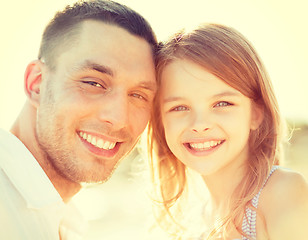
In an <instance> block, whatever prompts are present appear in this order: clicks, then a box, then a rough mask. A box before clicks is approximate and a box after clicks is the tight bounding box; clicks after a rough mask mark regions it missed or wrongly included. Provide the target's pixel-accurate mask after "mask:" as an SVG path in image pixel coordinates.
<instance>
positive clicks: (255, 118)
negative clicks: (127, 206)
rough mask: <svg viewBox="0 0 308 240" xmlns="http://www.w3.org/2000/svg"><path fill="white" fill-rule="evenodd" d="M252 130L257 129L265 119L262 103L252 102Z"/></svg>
mask: <svg viewBox="0 0 308 240" xmlns="http://www.w3.org/2000/svg"><path fill="white" fill-rule="evenodd" d="M251 115H252V117H251V126H250V129H251V130H256V129H258V128H259V126H260V125H261V123H262V121H263V119H264V107H263V106H262V105H260V104H257V103H253V104H252V113H251Z"/></svg>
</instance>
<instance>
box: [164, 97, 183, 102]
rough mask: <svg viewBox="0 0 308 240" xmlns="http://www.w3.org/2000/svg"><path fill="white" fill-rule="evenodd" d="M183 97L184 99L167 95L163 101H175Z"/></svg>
mask: <svg viewBox="0 0 308 240" xmlns="http://www.w3.org/2000/svg"><path fill="white" fill-rule="evenodd" d="M182 99H183V98H182V97H167V98H165V99H164V101H163V103H169V102H175V101H179V100H182Z"/></svg>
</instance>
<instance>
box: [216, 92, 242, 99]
mask: <svg viewBox="0 0 308 240" xmlns="http://www.w3.org/2000/svg"><path fill="white" fill-rule="evenodd" d="M233 96H235V97H237V96H241V93H240V92H233V91H226V92H222V93H218V94H215V95H213V98H219V97H233Z"/></svg>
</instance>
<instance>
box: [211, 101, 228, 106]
mask: <svg viewBox="0 0 308 240" xmlns="http://www.w3.org/2000/svg"><path fill="white" fill-rule="evenodd" d="M232 105H233V104H232V103H229V102H225V101H222V102H219V103H217V104H215V105H214V107H227V106H232Z"/></svg>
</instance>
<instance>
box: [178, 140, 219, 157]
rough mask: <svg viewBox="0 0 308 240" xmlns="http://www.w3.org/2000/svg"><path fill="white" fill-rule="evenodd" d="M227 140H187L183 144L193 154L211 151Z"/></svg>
mask: <svg viewBox="0 0 308 240" xmlns="http://www.w3.org/2000/svg"><path fill="white" fill-rule="evenodd" d="M224 142H225V140H211V141H199V142H186V143H184V144H183V145H184V146H185V148H186V149H188V150H189V152H191V153H193V154H198V153H209V151H211V150H214V149H216V148H218V147H219V146H221V145H222V144H223V143H224Z"/></svg>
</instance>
